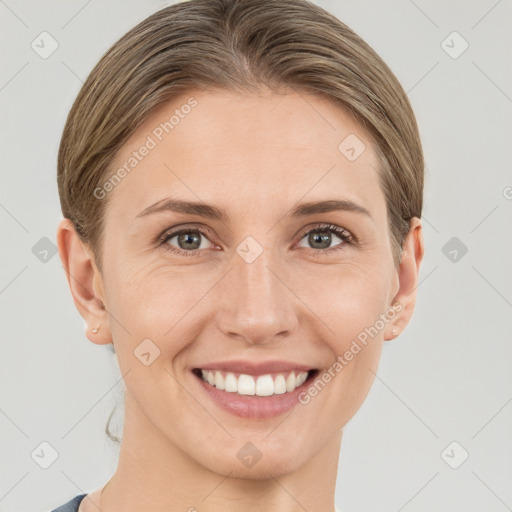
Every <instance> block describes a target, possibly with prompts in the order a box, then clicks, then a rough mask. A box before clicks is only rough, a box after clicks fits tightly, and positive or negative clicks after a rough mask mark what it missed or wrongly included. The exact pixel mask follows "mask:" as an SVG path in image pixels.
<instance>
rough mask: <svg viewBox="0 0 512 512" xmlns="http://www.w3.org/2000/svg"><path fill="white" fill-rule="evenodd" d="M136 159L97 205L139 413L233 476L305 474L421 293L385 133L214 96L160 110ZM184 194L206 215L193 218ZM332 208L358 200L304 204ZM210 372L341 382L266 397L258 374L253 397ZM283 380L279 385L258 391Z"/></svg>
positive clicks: (101, 279) (120, 352)
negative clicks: (403, 255)
mask: <svg viewBox="0 0 512 512" xmlns="http://www.w3.org/2000/svg"><path fill="white" fill-rule="evenodd" d="M190 97H193V98H194V100H195V101H194V100H190V101H189V98H190ZM185 105H189V106H190V108H188V107H185ZM176 110H178V112H175V111H176ZM173 114H174V115H175V117H174V118H173V119H172V120H171V121H170V118H171V116H172V115H173ZM161 123H162V124H161ZM165 123H168V124H167V125H165ZM167 132H168V133H167ZM142 147H146V150H144V149H141V148H142ZM134 152H135V153H134ZM130 159H132V160H130ZM125 164H126V165H125ZM123 165H125V171H126V170H127V169H129V171H128V172H124V173H123V172H120V173H118V176H120V177H121V179H120V180H117V182H118V183H117V182H116V184H115V186H112V187H110V186H109V185H107V186H106V187H104V188H103V189H102V190H105V189H108V192H107V193H106V195H105V197H103V198H102V199H98V200H103V201H108V205H107V208H106V216H105V221H104V238H103V242H102V244H103V245H102V258H103V259H102V265H103V266H102V272H101V274H99V273H97V271H96V270H95V272H96V274H95V285H94V286H95V293H96V294H97V295H98V297H99V298H100V299H101V300H102V301H103V302H104V303H105V305H106V309H107V311H108V315H109V316H108V320H106V322H105V324H106V326H102V329H103V333H104V332H105V329H107V330H108V329H110V333H111V335H112V338H113V340H114V345H115V350H116V355H117V358H118V361H119V365H120V369H121V372H122V374H123V375H124V376H125V377H124V380H125V384H126V407H127V410H126V420H125V421H131V422H135V423H136V424H137V425H138V428H139V429H143V432H141V435H143V436H146V438H147V439H153V440H155V439H158V443H160V446H166V445H167V446H172V447H173V448H174V449H177V450H179V451H181V452H182V453H183V454H184V455H185V456H186V457H188V459H189V460H192V461H194V462H195V463H197V464H199V465H201V466H202V467H204V468H206V469H209V470H211V471H214V472H218V473H220V474H223V475H226V474H227V473H229V472H232V476H237V475H238V476H242V477H247V478H258V477H263V476H264V475H266V474H267V471H271V472H272V474H273V475H278V474H284V473H286V472H289V471H293V470H294V469H297V468H299V467H301V466H302V465H304V464H305V463H306V462H307V461H308V460H310V459H312V458H313V457H314V456H315V455H316V454H318V453H319V452H320V451H321V450H322V448H323V447H325V445H326V444H327V443H328V442H329V440H332V439H333V438H334V436H336V434H338V433H339V431H340V429H341V428H342V427H343V426H344V425H345V424H346V423H347V421H348V420H349V419H350V418H351V417H352V416H353V415H354V413H355V412H356V411H357V409H358V408H359V407H360V405H361V404H362V402H363V400H364V399H365V397H366V395H367V393H368V391H369V388H370V386H371V384H372V381H373V379H374V372H377V367H378V361H379V356H380V353H381V346H382V342H383V340H384V339H386V338H391V337H392V336H391V332H392V329H393V328H395V327H396V326H397V325H398V326H399V327H400V331H401V329H402V328H403V327H404V326H405V323H406V322H407V319H408V315H409V314H410V311H409V309H410V308H406V310H404V311H402V312H397V311H398V310H394V311H393V310H392V308H391V305H392V304H393V303H394V301H395V300H399V301H400V302H401V303H402V304H405V303H409V304H410V305H411V304H412V303H413V302H414V301H413V298H414V293H412V295H411V294H410V293H409V292H412V289H413V284H414V282H413V281H414V277H415V276H414V275H413V274H414V272H415V271H416V270H417V268H416V267H415V265H416V264H418V265H419V261H418V260H417V261H416V263H415V264H413V265H412V266H410V269H412V268H413V267H414V269H415V270H414V271H413V270H410V271H408V270H407V268H406V269H405V270H404V269H402V271H400V269H397V268H396V267H395V265H394V262H393V258H392V250H391V241H390V238H389V231H388V218H387V213H386V202H385V197H384V195H383V192H382V190H381V188H380V186H379V182H378V174H377V169H378V167H379V164H378V161H377V158H376V155H375V152H374V150H373V149H372V146H371V142H370V139H369V138H368V136H367V135H366V134H365V133H364V132H363V131H362V130H361V128H360V127H359V126H358V125H357V124H356V123H355V122H354V120H353V118H352V117H351V116H350V115H348V114H347V113H346V112H345V111H344V110H342V109H341V108H339V107H335V106H333V105H332V104H331V103H329V102H328V101H326V100H323V99H321V98H319V97H316V96H312V95H307V94H303V93H301V94H300V95H299V94H297V93H294V92H290V93H289V94H286V95H277V94H273V93H262V94H261V96H258V97H256V96H246V95H235V94H233V93H228V92H220V91H211V92H209V93H199V92H198V93H193V94H192V93H191V94H187V95H184V96H183V97H182V98H180V99H179V100H174V101H173V102H172V103H170V104H167V105H165V106H162V107H160V108H159V109H158V110H155V111H154V112H153V113H152V115H151V116H150V117H149V118H148V119H147V120H146V121H145V122H144V124H143V125H142V126H141V127H139V129H138V130H137V131H136V132H135V133H134V135H133V136H132V137H131V138H130V140H129V141H128V142H127V143H126V144H125V146H124V147H123V148H122V150H121V151H120V152H119V153H118V154H117V155H116V159H115V162H114V164H113V165H112V167H111V171H112V172H115V171H117V170H118V169H120V168H122V167H123ZM112 183H114V182H112ZM98 195H99V196H101V193H99V194H98ZM171 199H172V200H174V201H180V202H183V204H184V203H188V202H191V203H200V204H201V205H203V207H202V208H201V209H199V208H196V209H195V210H193V209H192V208H191V207H187V208H183V209H182V211H176V210H175V209H173V208H172V207H171V206H172V205H171V203H169V202H168V201H169V200H171ZM325 201H340V202H343V203H340V205H341V208H339V209H332V208H329V207H322V206H320V207H318V208H316V211H315V209H313V208H310V209H309V210H308V209H305V208H302V209H301V205H306V204H307V205H312V204H313V203H323V202H325ZM166 202H167V203H166ZM206 204H207V205H210V206H209V207H208V208H207V207H206V206H204V205H206ZM332 204H334V203H331V205H332ZM327 206H329V204H327ZM187 210H188V211H187ZM219 212H220V213H221V214H222V218H221V217H220V215H219ZM214 214H215V215H214ZM325 225H332V226H333V227H334V230H331V229H330V228H328V227H326V226H325ZM336 229H338V230H339V231H338V232H336ZM177 230H183V231H184V233H182V234H181V235H179V234H175V232H176V231H177ZM315 230H316V231H315ZM420 234H421V231H420ZM409 247H414V246H413V245H410V246H409ZM413 252H414V251H413ZM406 264H407V263H406ZM401 272H402V273H401ZM404 272H405V273H404ZM407 272H409V273H407ZM404 276H405V281H406V282H405V281H404ZM401 284H402V285H403V286H401ZM404 286H405V287H406V288H404ZM406 292H407V293H408V294H409V295H408V296H407V298H406ZM411 301H412V302H411ZM411 308H412V305H411ZM390 311H391V312H390ZM379 315H381V316H380V317H379ZM384 315H387V317H386V318H387V319H389V318H390V317H391V320H389V321H388V320H386V321H382V319H383V316H384ZM379 318H380V319H381V321H380V322H378V320H379ZM372 327H373V330H371V329H372ZM365 329H367V330H366V331H365ZM368 330H370V332H371V333H372V335H368V332H369V331H368ZM375 331H377V332H376V333H375ZM364 332H366V333H367V334H366V343H363V342H362V341H361V340H362V339H364V338H365V336H364V334H362V333H364ZM354 342H355V343H356V345H354ZM356 346H358V347H359V350H358V351H357V349H356V348H355V347H356ZM347 351H348V352H351V354H352V357H350V354H347ZM337 358H338V359H337ZM340 358H341V359H340ZM336 360H338V361H339V362H340V365H335V362H336ZM341 361H343V362H341ZM274 362H280V363H281V365H282V366H275V367H267V368H265V367H263V366H261V367H257V366H250V365H251V364H252V365H257V364H260V363H261V364H262V365H263V364H265V363H274ZM230 363H232V365H231V366H229V364H230ZM244 363H247V365H245V366H244ZM340 366H341V369H340ZM204 368H208V369H212V370H214V369H218V370H224V371H223V372H221V375H222V376H223V377H225V378H229V377H227V373H226V372H227V371H228V370H229V371H230V372H231V373H233V374H234V377H235V379H237V378H238V376H239V374H251V375H253V376H254V377H255V378H254V383H255V384H256V386H257V387H258V386H259V389H260V391H261V392H262V393H263V394H264V393H266V392H269V391H268V389H269V388H267V387H266V384H268V385H269V386H270V389H272V386H273V387H274V390H275V389H276V388H277V390H278V391H279V390H280V391H282V390H283V379H284V381H285V384H286V383H287V379H288V378H289V377H288V376H289V374H290V373H291V370H293V369H294V368H297V369H303V370H304V369H316V370H317V371H318V373H316V374H315V375H316V377H317V379H320V380H322V375H323V374H325V372H327V371H328V370H329V369H330V372H331V379H329V380H330V381H329V382H328V383H325V380H328V379H325V380H324V381H323V385H322V386H318V388H319V391H317V393H314V392H313V394H309V393H307V389H308V387H309V386H311V385H312V383H313V381H312V380H308V381H306V382H305V383H304V384H303V385H302V386H301V388H300V389H299V390H298V391H301V394H300V395H299V396H298V391H295V392H294V393H288V391H287V392H286V393H282V392H280V393H278V394H274V395H271V396H257V395H246V394H244V393H250V392H251V390H250V388H251V386H252V382H253V381H252V380H251V379H250V378H249V379H247V377H242V379H244V382H245V384H243V385H241V386H242V387H241V388H240V390H241V393H238V392H237V391H234V392H228V391H226V390H220V389H219V390H215V388H214V386H212V385H211V384H210V383H206V382H204V381H203V380H202V379H201V378H200V374H201V372H198V371H197V370H196V371H194V370H195V369H204ZM269 373H270V374H271V377H272V378H273V379H272V385H270V381H269V378H268V377H265V378H264V379H261V382H260V384H258V379H257V376H258V375H259V376H261V375H263V374H269ZM295 373H298V372H295ZM278 374H281V375H282V377H279V376H278ZM206 375H207V374H206ZM213 375H215V373H213ZM315 375H313V376H315ZM232 382H233V381H232V379H231V383H232ZM218 383H219V386H220V387H222V384H220V380H219V382H218ZM238 383H239V382H238V380H236V384H238ZM226 385H227V384H226V382H225V381H224V386H226ZM245 385H247V386H248V387H247V388H245V387H244V386H245ZM289 385H290V389H291V386H292V384H291V381H290V384H289ZM262 390H263V391H262ZM265 390H266V391H265ZM290 397H291V398H290ZM298 398H300V400H298ZM129 418H130V419H129ZM248 443H252V444H248ZM241 450H242V451H241ZM244 450H245V451H244ZM247 455H250V456H255V457H256V458H258V457H260V456H261V458H260V459H259V460H258V461H257V463H256V464H250V463H247V464H245V463H241V461H242V459H243V458H244V457H247ZM247 460H248V459H247ZM242 462H243V461H242Z"/></svg>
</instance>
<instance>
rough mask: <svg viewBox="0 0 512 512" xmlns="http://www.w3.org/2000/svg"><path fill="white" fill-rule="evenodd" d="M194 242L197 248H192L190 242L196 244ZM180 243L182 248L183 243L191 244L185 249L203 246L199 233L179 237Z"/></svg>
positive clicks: (184, 234)
mask: <svg viewBox="0 0 512 512" xmlns="http://www.w3.org/2000/svg"><path fill="white" fill-rule="evenodd" d="M194 239H195V240H194ZM194 241H195V242H196V246H194V247H191V246H190V242H192V244H194ZM178 242H179V243H180V246H181V243H182V242H185V245H187V244H189V245H188V247H185V249H197V248H199V246H200V245H201V242H200V240H199V235H198V234H197V233H196V234H194V235H191V234H190V233H183V234H181V235H180V236H179V238H178Z"/></svg>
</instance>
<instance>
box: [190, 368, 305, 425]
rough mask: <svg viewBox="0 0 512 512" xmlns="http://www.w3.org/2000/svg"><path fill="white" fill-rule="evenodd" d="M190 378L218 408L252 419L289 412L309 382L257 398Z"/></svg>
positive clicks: (196, 378)
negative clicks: (289, 389) (292, 388)
mask: <svg viewBox="0 0 512 512" xmlns="http://www.w3.org/2000/svg"><path fill="white" fill-rule="evenodd" d="M192 376H193V378H194V379H195V380H197V381H198V382H199V385H200V386H201V387H202V389H203V390H204V391H205V392H206V393H207V394H208V396H209V397H210V398H211V399H212V400H213V401H214V402H215V403H216V404H217V405H218V406H219V407H221V408H222V409H224V410H226V411H228V412H230V413H232V414H234V415H235V416H240V417H242V418H252V419H261V418H273V417H275V416H279V415H280V414H284V413H285V412H288V411H290V410H291V409H293V408H294V407H295V406H296V405H297V404H299V403H300V402H299V395H300V394H301V393H302V392H303V391H305V389H306V388H307V387H308V386H309V384H310V380H311V378H308V379H307V380H306V381H305V382H304V383H303V384H302V385H300V386H299V387H298V388H296V389H295V390H293V391H290V392H286V393H282V394H280V395H270V396H257V395H239V394H238V393H237V392H234V393H228V392H227V391H222V390H220V389H217V388H216V387H215V386H212V385H211V384H209V383H208V382H205V381H204V380H203V379H201V378H200V377H199V376H197V375H196V374H194V373H192Z"/></svg>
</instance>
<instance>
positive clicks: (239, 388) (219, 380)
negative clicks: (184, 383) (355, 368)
mask: <svg viewBox="0 0 512 512" xmlns="http://www.w3.org/2000/svg"><path fill="white" fill-rule="evenodd" d="M314 372H316V370H310V371H300V370H293V371H291V372H282V373H267V374H265V375H259V376H253V375H249V374H245V373H234V372H223V371H219V370H203V369H199V368H196V369H195V370H194V373H195V374H196V375H197V376H198V377H201V378H202V380H203V381H204V382H207V383H208V384H210V385H211V386H214V387H215V388H217V389H218V390H220V391H226V392H227V393H237V394H238V395H245V396H251V395H254V396H260V397H264V396H272V395H281V394H285V393H291V392H293V391H295V389H297V388H298V387H300V386H302V384H304V382H306V380H307V379H308V377H311V376H312V374H313V373H314Z"/></svg>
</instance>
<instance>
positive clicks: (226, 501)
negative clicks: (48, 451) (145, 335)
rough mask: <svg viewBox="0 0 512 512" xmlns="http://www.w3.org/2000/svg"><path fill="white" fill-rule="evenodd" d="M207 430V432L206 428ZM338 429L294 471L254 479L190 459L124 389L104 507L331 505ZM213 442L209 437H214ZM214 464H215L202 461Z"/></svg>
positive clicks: (297, 511) (282, 511)
mask: <svg viewBox="0 0 512 512" xmlns="http://www.w3.org/2000/svg"><path fill="white" fill-rule="evenodd" d="M205 435H207V433H205ZM341 439H342V432H341V431H340V430H338V431H336V432H335V433H334V434H333V435H332V436H331V438H330V439H328V440H327V441H326V443H325V444H324V445H323V446H322V447H321V449H320V451H318V453H316V454H315V455H314V456H313V457H312V458H310V459H309V460H307V461H306V462H305V463H304V464H302V465H301V466H300V467H298V468H297V469H294V470H292V471H288V472H285V471H282V470H281V471H279V472H272V471H266V472H265V474H264V475H261V474H260V475H258V478H257V479H251V478H248V477H245V478H239V477H236V476H235V472H236V470H237V468H238V465H239V464H240V462H239V461H238V459H235V464H238V465H234V467H233V471H227V472H226V471H224V472H219V473H217V472H215V471H214V469H215V461H211V460H210V461H209V460H207V459H206V457H205V461H204V462H205V464H202V463H201V461H196V460H194V459H193V458H192V457H191V456H190V455H189V454H187V451H186V447H185V448H182V447H180V446H179V445H178V444H179V443H177V444H174V443H173V442H172V440H170V439H169V438H166V437H165V436H164V435H163V434H162V432H161V431H159V430H158V429H157V428H155V426H154V425H152V424H151V423H150V421H149V420H148V418H147V417H146V416H145V415H144V414H143V413H142V411H141V410H140V409H139V408H138V407H137V405H136V403H135V402H134V400H133V399H130V397H129V395H128V393H126V398H125V422H124V430H123V440H122V444H121V451H120V455H119V463H118V467H117V470H116V472H115V474H114V475H113V477H112V478H111V480H110V481H109V483H108V487H107V486H105V487H104V492H103V494H102V496H101V509H102V511H103V512H111V511H114V510H123V512H136V511H137V512H138V511H140V510H144V511H145V512H164V511H165V512H174V511H189V512H197V511H200V512H234V511H240V510H251V511H252V512H263V511H268V510H275V511H279V512H304V510H308V511H309V512H315V511H318V512H320V511H321V512H326V511H333V512H334V510H335V508H334V493H335V486H336V476H337V471H338V458H339V452H340V446H341ZM212 442H213V441H212ZM211 465H213V466H214V467H213V470H211V469H209V468H207V467H206V466H211Z"/></svg>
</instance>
